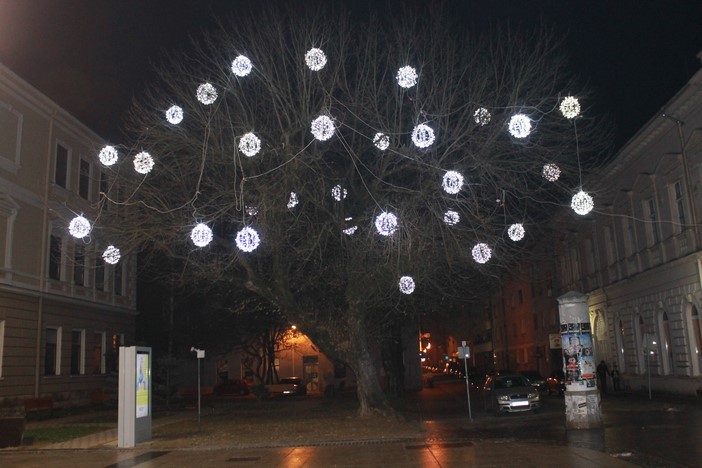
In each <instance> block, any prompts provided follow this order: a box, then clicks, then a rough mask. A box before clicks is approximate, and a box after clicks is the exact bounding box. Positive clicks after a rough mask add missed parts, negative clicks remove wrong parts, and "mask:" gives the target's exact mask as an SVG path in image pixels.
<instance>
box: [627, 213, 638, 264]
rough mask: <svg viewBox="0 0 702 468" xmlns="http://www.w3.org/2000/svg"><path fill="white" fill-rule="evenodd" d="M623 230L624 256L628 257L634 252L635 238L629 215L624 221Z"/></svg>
mask: <svg viewBox="0 0 702 468" xmlns="http://www.w3.org/2000/svg"><path fill="white" fill-rule="evenodd" d="M624 223H625V224H624V230H625V234H626V256H627V257H630V256H632V255H634V252H636V236H635V235H634V224H633V222H632V220H631V215H629V218H628V219H626V220H624Z"/></svg>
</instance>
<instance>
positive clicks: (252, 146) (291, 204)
mask: <svg viewBox="0 0 702 468" xmlns="http://www.w3.org/2000/svg"><path fill="white" fill-rule="evenodd" d="M304 61H305V64H306V65H307V67H308V68H309V69H310V70H312V71H314V72H317V71H320V70H322V69H323V68H324V67H325V66H326V64H327V56H326V54H325V53H324V51H322V50H321V49H319V48H312V49H310V50H308V51H307V53H306V54H305V57H304ZM252 69H253V63H252V61H251V60H250V59H249V58H248V57H246V56H243V55H239V56H237V57H236V58H235V59H234V60H233V61H232V64H231V71H232V73H233V74H234V75H236V76H237V77H239V78H243V77H246V76H248V75H249V74H250V73H251V71H252ZM395 80H396V82H397V85H398V86H400V87H401V88H403V89H410V88H412V87H414V86H416V85H417V83H418V81H419V74H418V73H417V70H416V69H415V68H414V67H412V66H410V65H406V66H403V67H400V68H399V69H398V70H397V74H396V75H395ZM195 96H196V98H197V100H198V101H199V102H200V103H201V104H202V105H204V106H210V105H212V104H214V103H215V102H216V101H217V99H218V98H219V93H218V90H217V88H216V87H215V86H214V85H213V84H211V83H209V82H206V83H202V84H200V85H199V86H198V87H197V89H196V90H195ZM559 110H560V112H561V114H562V115H563V117H564V118H566V119H569V120H572V119H575V118H576V117H578V116H579V115H580V103H579V101H578V99H577V98H575V97H573V96H567V97H565V98H563V99H562V101H561V102H560V105H559ZM165 118H166V120H167V121H168V122H169V123H170V124H171V125H179V124H180V123H182V122H183V120H184V118H185V112H184V110H183V108H182V107H180V106H178V105H172V106H171V107H170V108H168V110H166V112H165ZM473 120H474V122H475V123H476V124H477V125H478V126H480V127H484V126H486V125H489V124H490V122H491V120H492V114H491V112H490V111H489V110H488V109H487V108H485V107H478V108H476V109H475V111H474V113H473ZM533 130H534V126H533V123H532V120H531V118H530V117H529V116H527V115H526V114H523V113H517V114H515V115H512V116H511V117H510V118H509V121H508V124H507V131H508V132H509V134H510V135H511V136H512V137H513V138H515V139H517V140H522V139H525V138H528V137H529V135H530V134H531V133H532V131H533ZM336 131H337V126H336V124H335V120H334V118H333V116H331V115H328V114H321V115H319V116H317V117H316V118H314V119H313V120H312V122H311V123H310V133H311V134H312V136H313V137H314V138H315V139H316V140H318V141H321V142H325V141H328V140H330V139H331V138H333V137H334V135H335V134H336ZM410 137H411V141H412V144H414V145H415V146H416V147H417V148H419V149H426V148H430V147H431V146H432V145H433V144H434V143H435V142H436V134H435V131H434V129H433V128H432V127H431V126H430V125H429V123H427V122H422V123H418V124H417V125H415V126H414V128H413V129H412V131H411V134H410ZM576 138H577V135H576ZM371 141H372V142H373V145H374V146H375V147H376V148H378V149H379V150H380V151H386V150H387V149H388V148H389V147H390V145H391V140H390V136H389V135H387V134H385V133H382V132H377V133H375V135H373V137H372V138H371ZM261 147H262V141H261V139H260V138H259V136H257V135H256V134H255V133H254V132H249V133H246V134H244V135H242V136H241V137H240V138H239V141H238V149H239V151H240V152H241V153H242V154H244V155H245V156H246V157H248V158H253V157H255V156H256V155H257V154H259V153H260V151H261ZM578 158H579V155H578ZM98 159H99V160H100V162H101V163H102V164H103V165H105V166H112V165H114V164H116V163H117V162H118V160H119V152H118V151H117V149H116V148H115V147H114V146H105V147H104V148H102V149H101V150H100V152H99V154H98ZM132 163H133V167H134V171H135V172H136V173H138V174H141V175H143V176H146V175H148V174H149V173H150V172H151V171H152V170H153V169H154V166H155V162H154V158H153V157H152V156H151V155H150V154H149V153H148V152H146V151H140V152H138V153H137V154H136V155H135V156H134V157H133V159H132ZM560 175H561V169H560V168H559V167H558V166H557V165H556V164H555V163H546V164H544V166H543V168H542V172H541V176H542V177H543V178H544V179H545V180H546V181H548V182H555V181H557V180H558V179H559V177H560ZM441 187H442V189H443V190H444V191H445V192H446V193H447V194H449V195H456V194H459V193H460V192H461V191H462V190H463V189H464V176H463V175H462V174H461V173H460V172H458V171H455V170H449V171H446V172H445V173H444V174H443V176H442V180H441ZM347 196H348V190H347V189H346V188H344V187H342V186H341V185H340V184H337V185H335V186H334V187H332V189H331V197H332V198H333V199H334V200H335V201H336V202H341V201H342V200H344V199H345V198H346V197H347ZM299 203H300V199H299V196H298V194H297V193H296V192H290V196H289V199H288V202H287V208H288V209H290V210H292V209H294V208H295V207H296V206H298V204H299ZM593 207H594V202H593V199H592V197H591V196H590V195H589V194H588V193H586V192H584V191H583V190H582V187H581V189H580V191H579V192H578V193H576V194H575V195H574V196H573V197H572V199H571V208H572V209H573V211H574V212H575V213H577V214H579V215H586V214H588V213H589V212H590V211H591V210H592V209H593ZM246 211H247V212H248V214H249V215H255V214H256V213H257V212H258V209H257V208H256V207H255V206H247V207H246ZM443 221H444V223H445V224H446V225H447V226H455V225H457V224H458V223H460V221H461V216H460V214H459V213H458V212H457V211H455V210H452V209H449V210H446V211H445V212H444V215H443ZM345 222H346V225H347V227H345V228H344V229H343V230H342V232H343V233H344V234H346V235H349V236H351V235H353V234H354V233H356V231H357V230H358V225H357V224H355V223H353V218H352V217H346V218H345ZM373 224H374V226H375V229H376V232H377V234H378V235H380V236H383V237H390V236H393V234H395V232H396V231H397V230H398V228H399V224H400V220H399V218H398V216H397V214H396V213H394V212H392V211H382V212H381V213H380V214H378V215H377V216H376V217H375V219H374V223H373ZM92 228H93V226H92V225H91V223H90V221H89V220H88V219H87V218H85V217H84V216H82V215H80V216H76V217H75V218H73V219H72V220H71V221H70V223H69V225H68V231H69V233H70V234H71V235H72V236H74V237H75V238H77V239H82V238H85V237H86V236H88V235H89V234H90V232H91V231H92ZM525 234H526V231H525V228H524V226H523V225H522V224H521V223H514V224H511V225H510V226H509V227H508V229H507V235H508V237H509V238H510V239H511V240H512V241H514V242H519V241H520V240H522V239H523V238H524V237H525ZM213 238H214V235H213V231H212V229H211V228H210V227H209V226H208V225H207V224H206V223H202V222H200V223H198V224H197V225H196V226H195V227H194V228H193V229H192V231H191V232H190V239H191V241H192V243H193V245H195V246H196V247H198V248H204V247H207V246H208V245H209V244H210V243H211V242H212V240H213ZM235 244H236V246H237V248H238V249H239V250H240V251H242V252H245V253H249V252H253V251H254V250H256V249H257V248H258V247H259V246H260V244H261V238H260V236H259V233H258V232H257V231H256V229H254V228H253V227H252V226H245V227H243V228H242V229H241V230H239V231H238V232H237V233H236V236H235ZM471 254H472V257H473V259H474V260H475V262H477V263H479V264H485V263H487V262H488V261H489V260H490V258H491V257H492V249H491V248H490V246H489V245H488V244H487V243H485V242H477V243H476V244H475V245H474V246H473V247H472V249H471ZM102 257H103V259H104V260H105V262H107V263H109V264H116V263H117V262H119V260H120V257H121V253H120V250H119V248H117V247H115V246H114V245H109V246H108V247H107V248H106V249H105V251H104V252H103V254H102ZM398 287H399V290H400V292H401V293H403V294H411V293H412V292H414V290H415V282H414V279H413V278H412V277H411V276H402V277H401V278H400V279H399V282H398Z"/></svg>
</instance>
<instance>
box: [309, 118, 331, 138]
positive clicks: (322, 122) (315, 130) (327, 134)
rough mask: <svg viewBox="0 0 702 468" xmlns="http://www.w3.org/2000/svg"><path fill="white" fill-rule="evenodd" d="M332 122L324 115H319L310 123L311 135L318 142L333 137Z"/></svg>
mask: <svg viewBox="0 0 702 468" xmlns="http://www.w3.org/2000/svg"><path fill="white" fill-rule="evenodd" d="M335 130H336V128H335V127H334V121H333V120H332V119H330V118H329V117H327V116H326V115H320V116H319V117H317V118H316V119H314V120H313V121H312V128H311V130H310V131H311V132H312V135H314V137H315V138H316V139H318V140H319V141H326V140H328V139H330V138H331V137H332V136H333V135H334V131H335Z"/></svg>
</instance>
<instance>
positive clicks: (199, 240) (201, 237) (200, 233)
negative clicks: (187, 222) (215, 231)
mask: <svg viewBox="0 0 702 468" xmlns="http://www.w3.org/2000/svg"><path fill="white" fill-rule="evenodd" d="M190 239H191V240H192V241H193V244H195V245H196V246H198V247H205V246H207V245H209V243H210V242H212V229H210V227H209V226H208V225H207V224H204V223H199V224H198V225H197V226H195V227H194V228H193V230H192V231H191V232H190Z"/></svg>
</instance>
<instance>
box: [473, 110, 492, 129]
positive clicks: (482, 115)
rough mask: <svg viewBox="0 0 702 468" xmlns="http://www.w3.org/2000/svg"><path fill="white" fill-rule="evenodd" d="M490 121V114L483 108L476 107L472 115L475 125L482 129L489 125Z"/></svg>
mask: <svg viewBox="0 0 702 468" xmlns="http://www.w3.org/2000/svg"><path fill="white" fill-rule="evenodd" d="M490 119H492V115H491V114H490V111H489V110H487V109H486V108H484V107H478V108H477V109H475V112H474V113H473V120H475V123H477V124H478V125H480V126H481V127H483V126H485V125H487V124H489V123H490Z"/></svg>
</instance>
